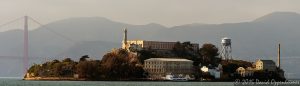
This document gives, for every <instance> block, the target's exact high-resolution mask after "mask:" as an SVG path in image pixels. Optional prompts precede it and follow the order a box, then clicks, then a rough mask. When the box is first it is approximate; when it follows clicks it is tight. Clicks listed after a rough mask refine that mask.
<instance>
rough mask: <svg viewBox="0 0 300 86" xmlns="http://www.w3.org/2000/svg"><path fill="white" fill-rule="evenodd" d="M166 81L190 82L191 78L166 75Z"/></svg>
mask: <svg viewBox="0 0 300 86" xmlns="http://www.w3.org/2000/svg"><path fill="white" fill-rule="evenodd" d="M165 79H166V80H169V81H188V80H189V78H188V77H178V76H174V75H166V78H165Z"/></svg>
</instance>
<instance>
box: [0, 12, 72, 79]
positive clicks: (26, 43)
mask: <svg viewBox="0 0 300 86" xmlns="http://www.w3.org/2000/svg"><path fill="white" fill-rule="evenodd" d="M22 20H23V22H24V23H23V24H24V26H23V30H24V33H23V34H24V35H23V37H24V42H23V44H24V45H23V56H22V57H23V74H25V73H26V72H27V69H28V68H29V49H28V48H29V37H28V34H29V30H28V29H29V20H31V21H33V22H34V23H36V24H38V25H39V27H40V28H44V29H46V30H47V31H49V32H51V33H53V34H55V35H57V36H59V37H61V38H63V39H65V40H67V41H70V42H72V43H75V41H74V40H72V39H71V38H69V37H67V36H64V35H62V34H60V33H58V32H56V31H54V30H52V29H50V28H49V27H47V26H45V25H43V24H42V23H40V22H38V21H37V20H35V19H34V18H32V17H30V16H24V17H20V18H16V19H14V20H11V21H8V22H6V23H3V24H1V25H0V28H2V27H4V26H7V25H10V24H12V23H15V22H17V21H22ZM5 57H14V56H5Z"/></svg>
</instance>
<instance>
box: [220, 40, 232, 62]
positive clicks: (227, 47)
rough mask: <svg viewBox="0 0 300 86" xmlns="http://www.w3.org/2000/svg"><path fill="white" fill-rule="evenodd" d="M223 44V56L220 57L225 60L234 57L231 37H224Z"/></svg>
mask: <svg viewBox="0 0 300 86" xmlns="http://www.w3.org/2000/svg"><path fill="white" fill-rule="evenodd" d="M221 45H222V49H221V53H220V55H221V56H220V57H221V58H222V59H223V60H228V59H232V55H231V52H232V48H231V39H230V38H227V37H225V38H222V42H221Z"/></svg>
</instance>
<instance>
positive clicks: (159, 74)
mask: <svg viewBox="0 0 300 86" xmlns="http://www.w3.org/2000/svg"><path fill="white" fill-rule="evenodd" d="M144 70H145V71H146V72H148V74H149V78H151V79H165V77H166V75H170V74H171V75H174V76H177V75H179V76H186V75H189V76H192V73H193V61H191V60H187V59H177V58H150V59H147V60H145V63H144Z"/></svg>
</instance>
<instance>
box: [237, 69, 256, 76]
mask: <svg viewBox="0 0 300 86" xmlns="http://www.w3.org/2000/svg"><path fill="white" fill-rule="evenodd" d="M254 71H255V70H254V69H253V68H251V67H247V68H246V69H245V68H244V67H239V68H237V69H236V72H237V73H238V74H239V75H240V76H242V77H248V76H253V73H254Z"/></svg>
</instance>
